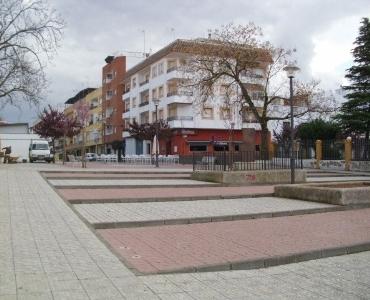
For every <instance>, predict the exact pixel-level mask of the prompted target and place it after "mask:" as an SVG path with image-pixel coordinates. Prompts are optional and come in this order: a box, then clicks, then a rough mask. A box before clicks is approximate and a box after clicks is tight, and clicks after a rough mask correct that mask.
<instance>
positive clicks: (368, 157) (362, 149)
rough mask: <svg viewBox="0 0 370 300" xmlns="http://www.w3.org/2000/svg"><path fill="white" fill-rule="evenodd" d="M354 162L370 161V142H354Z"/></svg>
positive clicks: (360, 140)
mask: <svg viewBox="0 0 370 300" xmlns="http://www.w3.org/2000/svg"><path fill="white" fill-rule="evenodd" d="M352 160H354V161H370V140H368V139H365V138H362V139H361V138H359V139H353V140H352Z"/></svg>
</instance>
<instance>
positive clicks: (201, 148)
mask: <svg viewBox="0 0 370 300" xmlns="http://www.w3.org/2000/svg"><path fill="white" fill-rule="evenodd" d="M196 151H202V152H206V151H207V145H190V152H196Z"/></svg>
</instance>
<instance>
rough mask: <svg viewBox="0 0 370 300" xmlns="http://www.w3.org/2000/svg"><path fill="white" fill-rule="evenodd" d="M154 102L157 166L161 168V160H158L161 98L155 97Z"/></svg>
mask: <svg viewBox="0 0 370 300" xmlns="http://www.w3.org/2000/svg"><path fill="white" fill-rule="evenodd" d="M153 103H154V105H155V138H156V143H155V167H156V168H159V162H158V147H159V140H158V135H159V126H158V125H159V124H158V105H159V99H153Z"/></svg>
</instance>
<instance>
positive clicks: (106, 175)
mask: <svg viewBox="0 0 370 300" xmlns="http://www.w3.org/2000/svg"><path fill="white" fill-rule="evenodd" d="M43 175H44V177H46V178H94V179H95V178H97V179H106V178H143V177H145V178H190V174H155V173H146V174H117V173H100V174H99V173H98V174H97V173H86V172H82V173H44V174H43Z"/></svg>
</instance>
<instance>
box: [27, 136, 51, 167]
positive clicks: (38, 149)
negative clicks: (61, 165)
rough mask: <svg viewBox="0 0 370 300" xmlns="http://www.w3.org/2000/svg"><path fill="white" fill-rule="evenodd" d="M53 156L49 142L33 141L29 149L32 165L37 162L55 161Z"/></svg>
mask: <svg viewBox="0 0 370 300" xmlns="http://www.w3.org/2000/svg"><path fill="white" fill-rule="evenodd" d="M53 158H54V157H53V154H52V153H51V150H50V147H49V142H48V141H47V140H31V144H30V147H29V160H30V163H33V162H35V161H40V160H41V161H46V162H48V163H50V162H52V161H53Z"/></svg>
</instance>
